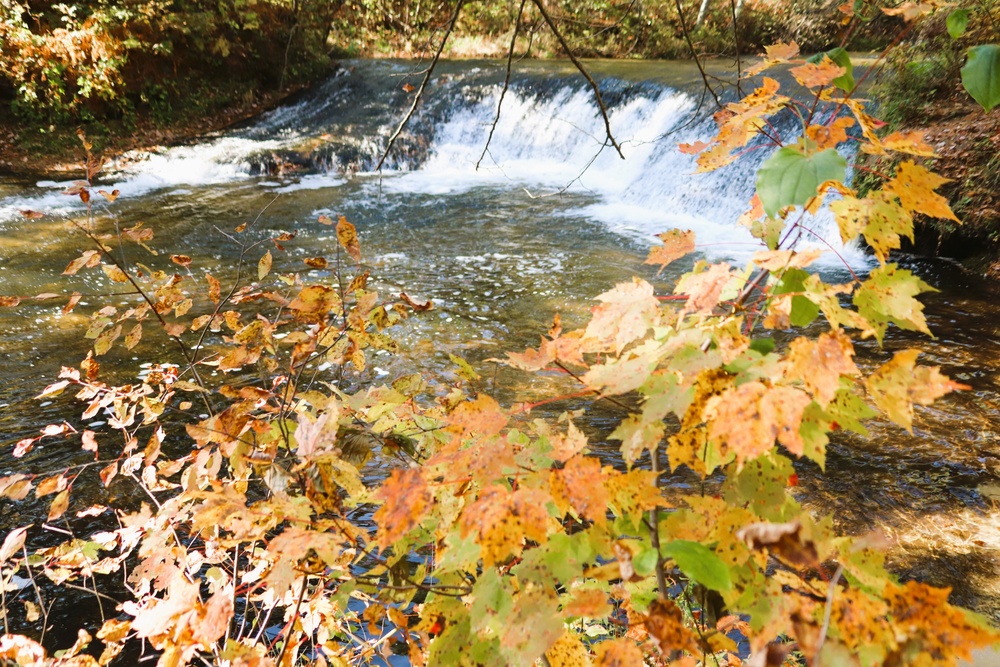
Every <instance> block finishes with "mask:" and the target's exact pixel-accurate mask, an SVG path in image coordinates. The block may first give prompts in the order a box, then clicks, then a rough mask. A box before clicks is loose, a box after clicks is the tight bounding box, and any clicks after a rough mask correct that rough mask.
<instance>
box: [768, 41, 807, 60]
mask: <svg viewBox="0 0 1000 667" xmlns="http://www.w3.org/2000/svg"><path fill="white" fill-rule="evenodd" d="M764 54H765V56H766V57H767V59H768V60H774V61H779V62H780V61H782V60H791V59H792V58H794V57H795V56H797V55H799V45H798V44H796V43H795V40H792V41H791V42H789V43H787V44H784V43H781V42H778V43H777V44H772V45H771V46H765V47H764Z"/></svg>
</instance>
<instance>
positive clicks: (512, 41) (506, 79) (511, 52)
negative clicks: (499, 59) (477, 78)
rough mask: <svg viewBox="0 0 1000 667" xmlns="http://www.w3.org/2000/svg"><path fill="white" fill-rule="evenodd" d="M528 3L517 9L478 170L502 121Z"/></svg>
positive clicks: (478, 162) (523, 3)
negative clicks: (518, 40)
mask: <svg viewBox="0 0 1000 667" xmlns="http://www.w3.org/2000/svg"><path fill="white" fill-rule="evenodd" d="M526 4H528V0H521V7H520V8H519V9H518V10H517V20H516V21H515V22H514V34H513V35H512V36H511V38H510V48H509V49H507V74H506V76H504V79H503V88H502V89H501V90H500V99H499V100H497V114H496V116H494V117H493V124H492V125H490V135H489V136H488V137H486V145H485V146H483V153H482V155H480V156H479V159H478V160H476V171H479V165H480V164H482V162H483V158H484V157H486V151H488V150H489V149H490V141H492V140H493V132H495V131H496V129H497V123H499V122H500V107H502V106H503V98H504V95H506V94H507V89H508V88H510V69H511V65H512V64H513V62H514V45H515V44H516V43H517V33H519V32H520V31H521V17H522V16H523V15H524V6H525V5H526Z"/></svg>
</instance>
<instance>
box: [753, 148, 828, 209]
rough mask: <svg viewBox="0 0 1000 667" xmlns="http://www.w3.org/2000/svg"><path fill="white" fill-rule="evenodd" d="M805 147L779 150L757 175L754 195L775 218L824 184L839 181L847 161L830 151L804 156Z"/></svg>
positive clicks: (804, 199) (806, 199)
mask: <svg viewBox="0 0 1000 667" xmlns="http://www.w3.org/2000/svg"><path fill="white" fill-rule="evenodd" d="M807 151H808V148H807V147H806V146H797V147H787V146H786V147H785V148H779V149H778V150H777V151H775V152H774V155H772V156H771V157H770V158H769V159H768V160H767V162H765V163H764V164H763V165H762V166H761V168H760V170H759V171H758V172H757V196H758V197H760V201H761V203H762V204H763V205H764V212H765V213H767V214H768V215H769V216H771V217H775V216H776V215H777V214H778V211H780V210H781V209H782V208H784V207H786V206H802V205H803V204H805V203H806V202H808V201H809V200H810V199H812V198H813V197H815V196H816V192H817V189H818V188H819V186H820V185H822V184H823V183H825V182H826V181H842V180H844V174H845V173H846V171H847V161H846V160H845V159H844V158H843V156H842V155H841V154H840V153H838V152H837V151H836V150H834V149H832V148H828V149H826V150H823V151H819V152H816V153H811V154H809V153H807Z"/></svg>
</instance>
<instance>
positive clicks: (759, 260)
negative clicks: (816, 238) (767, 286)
mask: <svg viewBox="0 0 1000 667" xmlns="http://www.w3.org/2000/svg"><path fill="white" fill-rule="evenodd" d="M822 254H823V251H822V250H819V249H813V250H804V251H801V252H800V251H795V250H761V251H760V252H757V253H754V256H753V258H752V259H753V263H754V264H756V265H757V266H759V267H760V268H762V269H765V270H767V271H779V270H781V269H786V268H788V269H794V268H799V269H801V268H804V267H807V266H809V265H810V264H812V263H813V262H815V261H816V260H817V259H819V257H820V255H822Z"/></svg>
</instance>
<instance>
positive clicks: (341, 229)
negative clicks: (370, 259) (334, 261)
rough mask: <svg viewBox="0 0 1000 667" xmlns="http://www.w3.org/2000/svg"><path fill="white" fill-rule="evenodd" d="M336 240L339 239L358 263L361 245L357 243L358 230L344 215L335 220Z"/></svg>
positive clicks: (359, 261)
mask: <svg viewBox="0 0 1000 667" xmlns="http://www.w3.org/2000/svg"><path fill="white" fill-rule="evenodd" d="M337 240H338V241H340V245H342V246H343V247H344V250H346V251H347V254H348V255H350V256H351V258H352V259H353V260H354V261H355V262H357V263H359V264H360V263H361V245H360V244H359V243H358V231H357V230H356V229H355V228H354V225H352V224H351V223H349V222H348V221H347V218H345V217H344V216H340V220H338V221H337Z"/></svg>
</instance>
